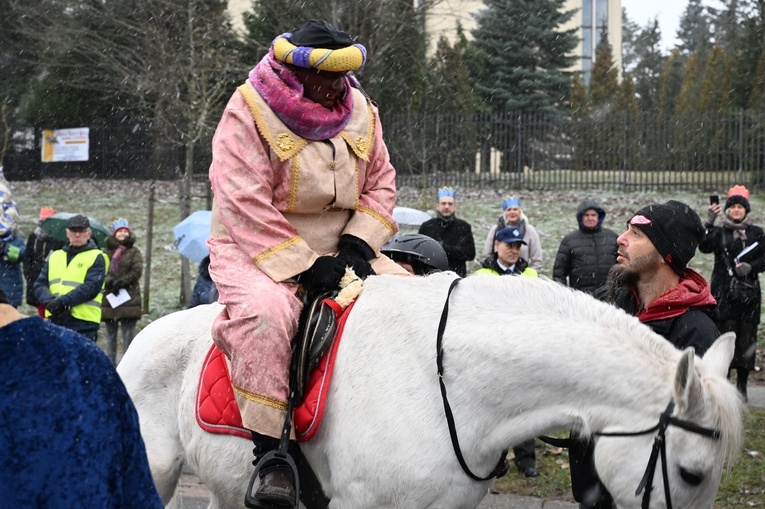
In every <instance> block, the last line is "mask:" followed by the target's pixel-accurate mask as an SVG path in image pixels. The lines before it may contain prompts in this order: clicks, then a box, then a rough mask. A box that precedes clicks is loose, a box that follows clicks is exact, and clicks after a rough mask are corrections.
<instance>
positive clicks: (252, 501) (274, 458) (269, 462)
mask: <svg viewBox="0 0 765 509" xmlns="http://www.w3.org/2000/svg"><path fill="white" fill-rule="evenodd" d="M285 466H286V467H289V469H290V470H291V471H292V481H293V482H294V484H295V505H294V506H293V509H300V477H299V476H298V470H297V465H296V464H295V460H293V459H292V456H290V455H289V454H288V453H282V452H279V450H276V451H268V452H267V453H266V454H264V455H263V457H261V458H260V461H258V464H257V465H255V471H254V472H252V477H250V482H249V484H247V492H246V493H245V494H244V506H245V507H247V508H249V509H281V508H282V507H284V506H276V505H274V504H272V503H270V502H264V501H261V500H258V499H257V498H255V497H254V496H253V493H252V488H253V486H255V480H256V479H258V478H259V476H260V471H261V470H264V469H269V470H270V469H272V468H275V467H282V468H283V467H285Z"/></svg>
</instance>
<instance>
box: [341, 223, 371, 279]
mask: <svg viewBox="0 0 765 509" xmlns="http://www.w3.org/2000/svg"><path fill="white" fill-rule="evenodd" d="M338 249H339V250H340V252H339V253H338V254H337V259H338V260H341V261H342V262H343V263H344V264H345V266H348V267H350V268H352V269H353V272H355V273H356V275H357V276H359V277H360V278H361V279H364V278H366V277H367V276H374V275H375V270H374V269H373V268H372V266H371V265H370V264H369V262H368V261H367V260H371V259H372V258H374V256H375V252H374V251H373V250H372V248H371V247H369V245H368V244H367V243H366V242H364V241H363V240H361V239H360V238H358V237H354V236H353V235H347V234H346V235H342V236H341V237H340V242H339V243H338Z"/></svg>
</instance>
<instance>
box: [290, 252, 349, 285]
mask: <svg viewBox="0 0 765 509" xmlns="http://www.w3.org/2000/svg"><path fill="white" fill-rule="evenodd" d="M344 275H345V263H343V262H342V261H341V260H340V259H338V258H335V257H334V256H320V257H318V258H317V259H316V261H315V262H313V265H311V268H310V269H308V270H306V271H305V272H301V273H300V274H298V276H297V277H296V278H295V279H296V280H297V282H299V283H300V284H301V285H303V286H304V287H305V288H306V289H307V290H315V291H317V292H323V291H327V290H334V289H336V288H337V286H338V284H339V283H340V279H342V277H343V276H344Z"/></svg>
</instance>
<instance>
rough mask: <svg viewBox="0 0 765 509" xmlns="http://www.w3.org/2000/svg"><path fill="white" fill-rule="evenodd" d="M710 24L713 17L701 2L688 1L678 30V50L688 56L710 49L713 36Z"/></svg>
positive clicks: (697, 0)
mask: <svg viewBox="0 0 765 509" xmlns="http://www.w3.org/2000/svg"><path fill="white" fill-rule="evenodd" d="M710 24H711V17H710V16H709V13H708V12H707V10H706V8H705V7H704V5H702V3H701V0H688V5H687V6H686V7H685V11H684V12H683V15H682V16H681V17H680V27H679V28H678V29H677V38H678V39H679V40H680V43H679V44H678V45H677V49H679V50H680V52H682V53H683V54H686V55H688V54H690V53H693V52H695V51H705V50H706V49H708V48H709V44H710V39H711V36H712V31H711V30H710Z"/></svg>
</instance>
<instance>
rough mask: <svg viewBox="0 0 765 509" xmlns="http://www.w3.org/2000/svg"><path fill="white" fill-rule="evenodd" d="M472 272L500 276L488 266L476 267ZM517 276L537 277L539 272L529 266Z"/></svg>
mask: <svg viewBox="0 0 765 509" xmlns="http://www.w3.org/2000/svg"><path fill="white" fill-rule="evenodd" d="M473 274H481V275H483V276H502V274H500V273H499V272H497V271H496V270H494V269H491V268H489V267H483V268H480V269H478V270H477V271H475V272H473ZM518 275H519V276H525V277H539V273H538V272H537V271H536V270H535V269H532V268H531V267H526V268H525V269H524V270H523V272H521V273H520V274H518Z"/></svg>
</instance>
